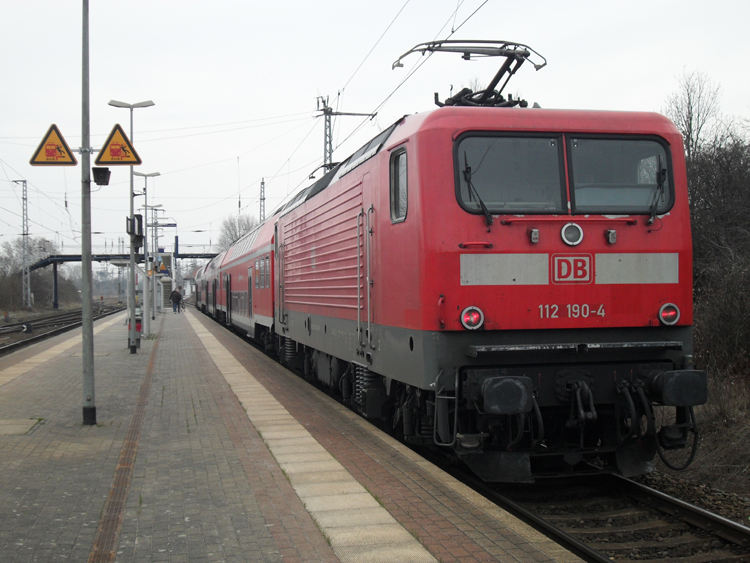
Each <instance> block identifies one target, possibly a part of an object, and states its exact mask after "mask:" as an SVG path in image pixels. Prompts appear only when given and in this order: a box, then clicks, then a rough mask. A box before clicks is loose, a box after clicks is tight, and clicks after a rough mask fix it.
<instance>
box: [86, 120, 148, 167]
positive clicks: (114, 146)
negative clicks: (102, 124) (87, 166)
mask: <svg viewBox="0 0 750 563" xmlns="http://www.w3.org/2000/svg"><path fill="white" fill-rule="evenodd" d="M95 162H96V164H97V165H98V166H102V165H109V166H112V165H117V164H126V165H135V164H141V157H140V156H138V153H137V152H135V149H134V148H133V145H132V144H130V140H129V139H128V136H127V135H125V131H123V130H122V127H120V124H119V123H118V124H117V125H115V126H114V128H113V129H112V132H111V133H110V134H109V137H107V141H106V142H105V143H104V146H103V147H102V149H101V150H100V151H99V154H98V155H97V157H96V161H95Z"/></svg>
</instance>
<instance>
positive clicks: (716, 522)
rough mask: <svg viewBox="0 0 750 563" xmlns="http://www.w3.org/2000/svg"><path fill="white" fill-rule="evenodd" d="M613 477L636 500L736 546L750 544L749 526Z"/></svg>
mask: <svg viewBox="0 0 750 563" xmlns="http://www.w3.org/2000/svg"><path fill="white" fill-rule="evenodd" d="M612 477H613V478H615V479H617V480H618V485H619V486H620V487H621V488H622V490H623V492H624V493H625V494H627V495H628V496H630V497H631V498H633V499H634V500H637V501H638V502H642V503H644V504H647V505H649V506H651V507H653V508H655V509H656V510H659V511H661V512H666V513H667V514H670V515H672V516H676V517H678V518H680V519H682V520H684V521H685V522H687V523H688V524H691V525H693V526H695V527H697V528H701V529H702V530H706V531H708V532H711V533H712V534H716V535H717V536H719V537H721V538H724V539H725V540H727V541H729V542H732V543H733V544H735V545H739V546H742V547H748V546H750V528H748V527H746V526H743V525H741V524H738V523H737V522H734V521H732V520H729V519H727V518H724V517H723V516H719V515H718V514H714V513H713V512H709V511H708V510H705V509H703V508H700V507H698V506H695V505H692V504H689V503H687V502H685V501H682V500H680V499H677V498H675V497H672V496H670V495H668V494H666V493H662V492H661V491H657V490H655V489H652V488H651V487H647V486H646V485H642V484H641V483H636V482H635V481H632V480H630V479H626V478H624V477H620V476H619V475H612Z"/></svg>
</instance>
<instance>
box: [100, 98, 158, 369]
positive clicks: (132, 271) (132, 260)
mask: <svg viewBox="0 0 750 563" xmlns="http://www.w3.org/2000/svg"><path fill="white" fill-rule="evenodd" d="M109 105H110V106H113V107H116V108H126V109H129V110H130V142H131V143H133V144H135V140H134V139H133V110H134V109H136V108H148V107H151V106H153V105H154V102H152V101H151V100H147V101H145V102H138V103H135V104H127V103H125V102H118V101H117V100H110V101H109ZM134 195H135V194H133V166H132V165H131V166H130V224H131V225H134V211H133V207H134V202H133V196H134ZM134 242H135V233H133V234H131V235H130V283H129V284H128V295H129V296H130V305H131V307H130V330H129V331H128V342H129V343H130V353H131V354H135V353H136V342H135V245H134Z"/></svg>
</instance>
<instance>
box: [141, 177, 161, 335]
mask: <svg viewBox="0 0 750 563" xmlns="http://www.w3.org/2000/svg"><path fill="white" fill-rule="evenodd" d="M135 174H136V175H138V176H140V174H138V172H135ZM158 175H159V173H158V172H154V173H152V174H144V175H143V176H158ZM144 193H145V190H144ZM161 206H162V204H161V203H157V204H156V205H148V204H146V205H144V206H143V209H144V210H145V214H146V227H151V226H153V223H149V222H148V210H149V209H150V210H151V214H152V215H153V214H154V213H155V210H156V209H159V208H160V207H161ZM143 236H144V239H146V240H148V234H147V231H144V233H143ZM158 253H159V249H158V248H156V246H155V245H153V244H152V245H151V254H153V255H154V259H152V260H151V262H150V263H149V262H148V260H149V256H148V254H147V255H146V262H147V263H148V266H149V270H150V271H151V276H150V277H149V279H148V283H149V286H150V291H151V308H150V310H149V308H148V306H147V307H146V309H147V312H148V313H149V314H148V315H146V316H147V317H151V320H152V321H153V320H155V319H156V272H155V271H154V268H153V266H154V263H155V262H156V259H155V256H156V254H158Z"/></svg>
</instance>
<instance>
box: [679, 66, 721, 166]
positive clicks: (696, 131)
mask: <svg viewBox="0 0 750 563" xmlns="http://www.w3.org/2000/svg"><path fill="white" fill-rule="evenodd" d="M720 97H721V86H719V85H717V84H714V83H713V82H712V81H711V79H710V78H709V77H708V75H706V74H704V73H702V72H698V71H693V72H687V71H685V72H683V74H682V76H680V77H679V78H678V89H677V91H676V92H675V93H674V94H672V95H670V96H669V97H668V98H667V108H666V110H665V113H666V115H667V117H669V118H670V119H671V120H672V121H674V123H675V125H676V126H677V128H678V129H679V130H680V133H682V136H683V138H684V141H685V153H686V156H687V159H688V160H692V158H693V156H695V153H696V152H697V151H698V150H699V149H700V147H701V145H702V143H703V142H704V141H705V140H706V138H707V137H709V136H710V135H711V133H712V132H713V130H714V128H715V127H716V126H717V124H718V122H719V98H720Z"/></svg>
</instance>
